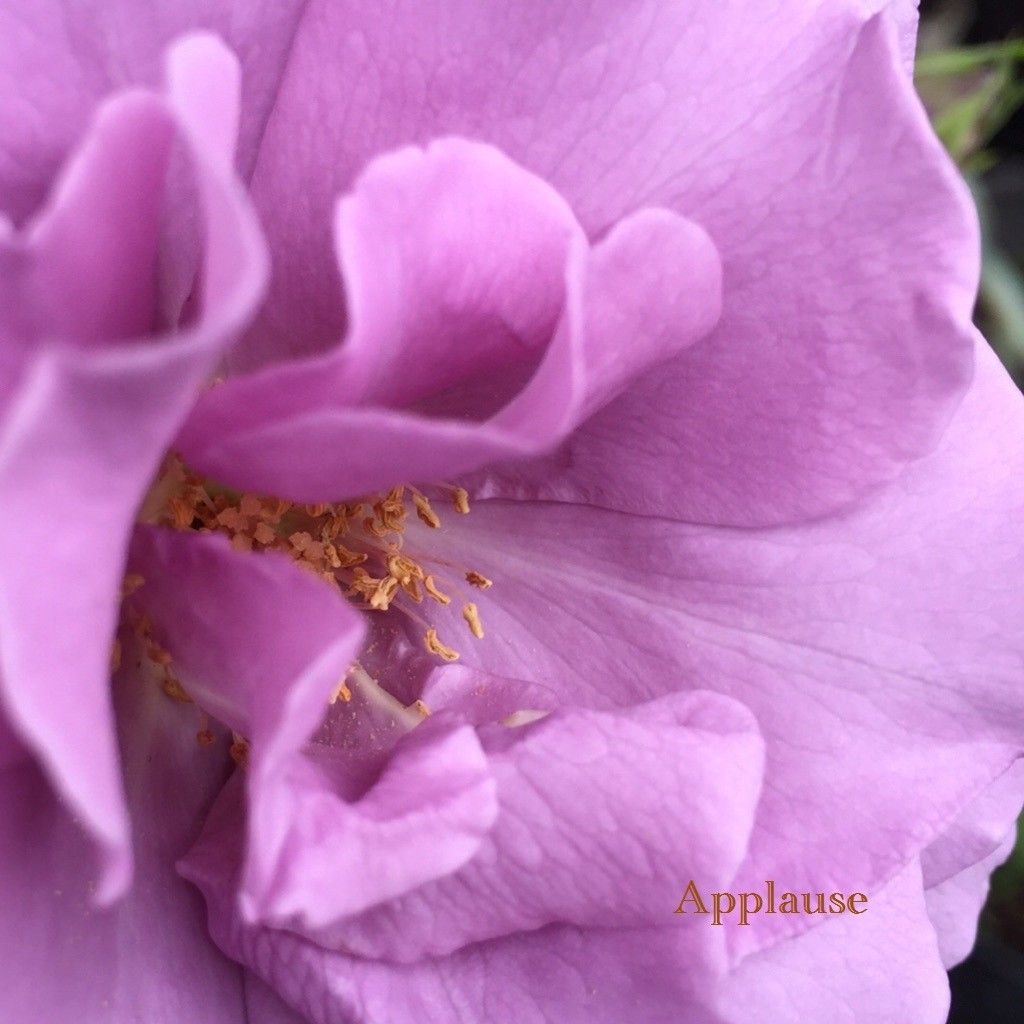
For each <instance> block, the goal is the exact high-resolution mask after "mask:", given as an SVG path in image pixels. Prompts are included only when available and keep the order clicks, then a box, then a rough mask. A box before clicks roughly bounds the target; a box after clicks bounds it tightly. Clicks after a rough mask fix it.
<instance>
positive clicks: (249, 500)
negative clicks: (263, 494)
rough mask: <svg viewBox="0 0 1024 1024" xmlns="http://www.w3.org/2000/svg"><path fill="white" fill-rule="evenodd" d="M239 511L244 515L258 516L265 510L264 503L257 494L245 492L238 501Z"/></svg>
mask: <svg viewBox="0 0 1024 1024" xmlns="http://www.w3.org/2000/svg"><path fill="white" fill-rule="evenodd" d="M238 511H239V512H241V513H242V515H243V516H258V515H261V514H262V512H263V503H262V502H261V501H260V499H259V498H257V497H256V495H255V494H243V495H242V500H241V501H239V503H238Z"/></svg>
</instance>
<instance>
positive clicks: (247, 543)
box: [231, 533, 252, 551]
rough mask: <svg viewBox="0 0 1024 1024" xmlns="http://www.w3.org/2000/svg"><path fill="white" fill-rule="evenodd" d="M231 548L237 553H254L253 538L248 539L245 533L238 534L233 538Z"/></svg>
mask: <svg viewBox="0 0 1024 1024" xmlns="http://www.w3.org/2000/svg"><path fill="white" fill-rule="evenodd" d="M231 546H232V547H233V548H234V549H235V550H236V551H252V537H247V536H246V535H245V534H244V533H236V534H235V535H234V537H232V538H231Z"/></svg>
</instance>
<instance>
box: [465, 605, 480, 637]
mask: <svg viewBox="0 0 1024 1024" xmlns="http://www.w3.org/2000/svg"><path fill="white" fill-rule="evenodd" d="M462 617H463V618H464V619H465V620H466V624H467V625H468V626H469V631H470V633H472V634H473V636H475V637H476V638H477V640H483V638H484V627H483V626H482V625H481V623H480V613H479V612H478V611H477V607H476V605H475V604H473V602H472V601H467V602H466V603H465V604H464V605H463V606H462Z"/></svg>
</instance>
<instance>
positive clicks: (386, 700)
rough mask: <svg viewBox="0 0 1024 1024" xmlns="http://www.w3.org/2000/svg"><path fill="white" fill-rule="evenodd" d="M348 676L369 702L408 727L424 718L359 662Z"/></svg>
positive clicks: (350, 670) (410, 727)
mask: <svg viewBox="0 0 1024 1024" xmlns="http://www.w3.org/2000/svg"><path fill="white" fill-rule="evenodd" d="M348 678H349V679H351V680H352V684H353V685H354V686H355V687H356V689H358V690H359V693H360V694H361V695H362V697H363V698H365V699H366V701H367V702H368V703H370V704H372V705H373V706H374V707H375V708H377V709H378V710H380V711H383V712H385V713H386V714H388V715H391V716H392V717H393V718H394V719H396V721H398V722H399V723H400V724H401V725H404V726H405V727H406V728H407V729H410V730H411V729H414V728H415V727H416V726H417V725H419V724H420V722H421V721H422V720H423V719H422V716H421V715H419V714H417V713H416V711H414V710H413V709H412V708H407V707H406V706H405V705H404V704H403V703H402V702H401V701H398V700H396V699H395V698H394V697H393V696H392V695H391V694H390V693H388V691H387V690H385V689H384V688H383V687H382V686H381V685H380V684H379V683H378V682H377V680H376V679H373V678H372V677H371V676H370V674H369V673H368V672H367V671H366V669H364V668H363V667H362V665H360V664H359V663H358V662H357V663H356V664H355V665H353V666H352V668H351V669H349V673H348Z"/></svg>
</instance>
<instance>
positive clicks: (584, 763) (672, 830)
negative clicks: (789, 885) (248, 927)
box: [267, 693, 762, 963]
mask: <svg viewBox="0 0 1024 1024" xmlns="http://www.w3.org/2000/svg"><path fill="white" fill-rule="evenodd" d="M420 728H423V727H422V726H421V727H420ZM481 742H482V743H483V746H484V749H485V751H486V752H487V754H488V765H489V769H490V773H491V774H492V775H493V777H494V780H495V782H496V783H497V797H498V807H497V821H496V823H495V824H494V827H493V828H492V829H491V830H490V831H489V832H488V833H487V834H486V835H485V836H484V838H483V841H482V843H481V844H480V849H479V851H478V852H476V853H475V855H474V856H473V858H472V859H471V860H469V861H468V863H466V864H465V866H464V867H461V866H460V867H461V870H458V871H456V872H454V873H452V874H449V875H448V876H447V877H440V878H438V880H437V881H434V882H431V884H427V885H423V886H421V887H420V888H419V889H417V890H415V891H412V892H410V893H409V894H408V895H403V896H401V898H399V899H395V900H392V901H390V902H388V903H385V904H383V905H381V906H379V907H377V908H374V909H371V910H368V911H367V912H366V913H364V914H363V915H361V917H359V918H357V919H354V920H347V921H346V920H333V921H330V920H327V919H326V914H320V915H319V916H320V920H319V921H316V920H313V919H312V914H310V913H309V912H308V911H307V912H306V914H305V915H304V916H301V917H299V916H291V917H289V916H287V915H284V914H277V915H274V916H273V917H270V918H267V920H268V923H274V924H276V925H278V926H282V927H288V928H289V929H290V930H292V931H298V932H300V933H302V934H305V935H307V936H309V937H310V938H312V939H314V940H315V941H319V942H320V943H321V944H323V945H325V946H328V947H330V948H333V949H345V950H347V951H348V952H350V953H353V954H359V955H362V956H366V957H369V958H379V959H386V960H398V961H401V962H406V963H408V962H412V961H414V960H418V959H421V958H423V957H424V956H430V957H437V956H444V955H447V954H451V953H454V952H455V951H457V950H458V949H460V948H462V947H463V946H467V945H470V944H472V943H475V942H480V941H484V940H487V939H496V938H501V937H503V936H506V935H509V934H512V933H515V932H520V931H522V932H526V931H534V930H535V929H538V928H542V927H544V926H546V925H549V924H571V925H576V926H580V927H591V928H640V927H645V926H652V927H653V926H657V925H662V924H665V923H671V921H672V919H671V918H666V914H667V913H668V912H669V911H671V910H672V909H674V906H675V902H674V900H677V899H678V896H677V895H675V893H676V890H677V889H679V890H680V891H681V889H682V888H683V887H684V886H685V880H686V879H689V878H700V879H701V880H702V883H703V884H706V885H707V886H709V887H711V888H716V889H717V888H722V887H725V886H727V885H728V883H729V882H730V881H731V879H732V877H733V875H734V873H735V871H736V869H737V868H738V867H739V864H740V862H741V861H742V859H743V857H744V855H745V853H746V849H747V840H748V838H749V833H750V826H751V823H752V821H753V812H754V808H755V806H756V804H757V799H758V796H759V793H760V783H761V757H762V747H761V740H760V737H759V736H758V734H757V731H756V728H755V727H754V724H753V722H752V721H751V719H750V716H749V715H748V714H747V713H746V712H745V710H744V709H743V708H742V707H739V706H738V705H736V704H735V703H734V702H731V701H727V700H723V699H722V698H720V697H717V696H715V695H712V694H706V693H695V694H679V695H676V696H673V697H666V698H663V699H662V700H660V701H655V702H652V703H650V704H647V705H641V706H640V707H637V708H634V709H632V710H631V711H628V712H625V713H621V714H614V715H612V714H603V713H599V712H587V711H581V712H568V713H564V714H558V713H556V714H554V715H552V716H550V717H548V718H544V719H543V720H541V721H538V722H535V723H533V724H524V725H522V726H519V727H514V728H509V727H508V726H504V725H491V726H489V727H485V728H484V729H482V730H481ZM380 849H381V850H382V851H383V850H386V851H387V855H388V856H389V857H391V856H395V855H396V853H395V851H393V850H392V849H391V847H390V846H389V845H388V844H386V843H382V844H381V847H380ZM379 855H380V854H379V853H378V856H379ZM626 879H628V883H626V882H625V880H626ZM680 880H683V881H680ZM326 881H327V880H326V878H325V879H324V884H321V886H320V887H319V888H320V890H321V892H324V890H326V889H327V888H328V887H327V884H326ZM336 884H337V883H336ZM626 884H628V891H629V898H628V899H625V900H624V899H623V895H624V891H623V890H624V885H626ZM313 891H314V890H312V889H311V890H310V891H309V893H308V894H307V900H308V901H309V903H310V905H311V907H312V908H313V912H314V913H316V908H317V904H316V902H314V900H313V898H312V897H313ZM329 898H330V897H329V896H323V895H322V896H321V897H320V899H321V900H323V899H329ZM669 903H672V906H669V905H668V904H669ZM675 920H676V921H678V922H679V923H680V924H682V923H683V922H682V921H681V919H678V918H677V919H675Z"/></svg>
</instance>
